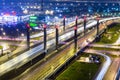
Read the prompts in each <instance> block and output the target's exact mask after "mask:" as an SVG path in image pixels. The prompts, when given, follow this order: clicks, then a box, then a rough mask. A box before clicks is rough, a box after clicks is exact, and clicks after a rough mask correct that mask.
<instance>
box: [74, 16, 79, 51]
mask: <svg viewBox="0 0 120 80" xmlns="http://www.w3.org/2000/svg"><path fill="white" fill-rule="evenodd" d="M77 20H78V17H76V20H75V27H74V42H75V51H76V50H77V27H78V25H77V22H78V21H77Z"/></svg>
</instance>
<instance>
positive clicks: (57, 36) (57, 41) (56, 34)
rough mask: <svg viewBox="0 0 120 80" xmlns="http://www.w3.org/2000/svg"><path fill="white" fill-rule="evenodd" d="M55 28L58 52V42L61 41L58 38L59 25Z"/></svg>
mask: <svg viewBox="0 0 120 80" xmlns="http://www.w3.org/2000/svg"><path fill="white" fill-rule="evenodd" d="M55 28H56V50H58V43H59V42H58V40H59V38H58V36H59V33H58V28H59V27H58V26H57V25H55Z"/></svg>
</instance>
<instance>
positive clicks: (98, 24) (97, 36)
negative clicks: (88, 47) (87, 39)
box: [96, 17, 100, 37]
mask: <svg viewBox="0 0 120 80" xmlns="http://www.w3.org/2000/svg"><path fill="white" fill-rule="evenodd" d="M96 20H97V37H98V35H99V20H100V18H99V17H97V19H96Z"/></svg>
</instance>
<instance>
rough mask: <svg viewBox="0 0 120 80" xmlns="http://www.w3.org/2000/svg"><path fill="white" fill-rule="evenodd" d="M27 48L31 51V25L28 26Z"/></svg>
mask: <svg viewBox="0 0 120 80" xmlns="http://www.w3.org/2000/svg"><path fill="white" fill-rule="evenodd" d="M26 27H27V47H28V49H30V25H29V24H27V26H26Z"/></svg>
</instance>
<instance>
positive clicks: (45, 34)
mask: <svg viewBox="0 0 120 80" xmlns="http://www.w3.org/2000/svg"><path fill="white" fill-rule="evenodd" d="M46 28H47V26H46V25H45V24H44V25H43V29H44V51H45V53H46V52H47V51H46V48H47V47H46V43H47V38H46V37H47V32H46Z"/></svg>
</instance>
